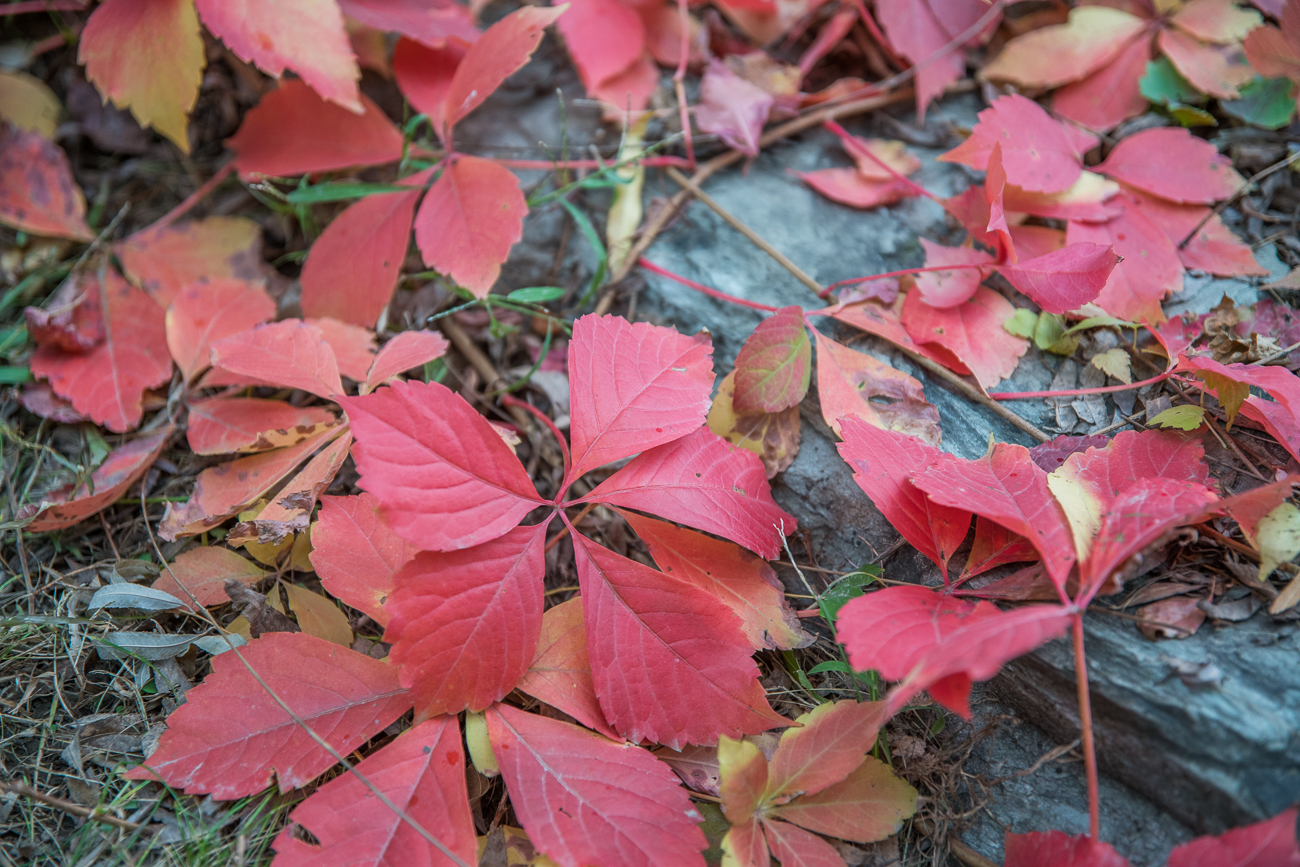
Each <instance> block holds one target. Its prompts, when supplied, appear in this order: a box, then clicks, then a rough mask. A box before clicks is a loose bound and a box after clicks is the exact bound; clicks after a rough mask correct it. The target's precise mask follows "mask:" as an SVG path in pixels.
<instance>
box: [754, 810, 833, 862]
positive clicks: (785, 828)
mask: <svg viewBox="0 0 1300 867" xmlns="http://www.w3.org/2000/svg"><path fill="white" fill-rule="evenodd" d="M762 826H763V834H764V836H765V837H766V838H767V845H768V846H770V847H772V854H774V855H776V859H777V860H778V861H780V862H781V867H843V865H844V863H845V861H844V858H843V857H841V856H840V853H839V852H837V851H835V847H834V846H832V845H831V844H830V843H827V842H826V841H825V840H823V839H822V838H821V837H818V836H817V835H816V834H809V833H808V832H807V831H805V830H804V829H803V828H798V827H795V826H794V825H791V824H789V823H788V822H776V821H771V820H768V821H764V822H763V823H762Z"/></svg>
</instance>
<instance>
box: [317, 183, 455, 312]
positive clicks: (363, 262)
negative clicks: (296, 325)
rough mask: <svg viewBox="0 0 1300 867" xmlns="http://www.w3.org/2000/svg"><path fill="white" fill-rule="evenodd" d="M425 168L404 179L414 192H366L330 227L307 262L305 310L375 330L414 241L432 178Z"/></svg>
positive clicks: (327, 227) (319, 239)
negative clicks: (427, 183)
mask: <svg viewBox="0 0 1300 867" xmlns="http://www.w3.org/2000/svg"><path fill="white" fill-rule="evenodd" d="M428 175H429V173H428V172H421V173H420V174H418V175H412V176H411V177H409V178H406V179H405V180H404V181H403V183H409V184H412V185H415V186H416V187H417V188H416V189H413V190H412V191H411V192H409V193H383V194H380V195H377V196H366V197H365V198H362V199H360V200H358V201H356V202H354V203H353V204H351V205H349V206H348V207H347V209H346V210H344V211H343V213H341V214H339V215H338V216H337V217H335V218H334V220H333V221H332V222H331V223H330V224H329V225H328V226H326V227H325V231H324V232H322V233H321V235H320V237H319V238H317V239H316V242H315V243H314V244H312V246H311V251H310V252H309V253H308V255H307V261H306V262H305V263H303V266H302V277H301V278H300V279H301V283H302V312H303V315H304V316H306V317H308V318H312V319H315V318H319V317H330V318H332V319H337V320H338V321H340V322H349V323H351V324H353V325H361V326H363V327H366V328H373V327H374V325H375V322H376V321H377V320H378V319H379V316H380V314H381V313H383V312H384V308H385V307H387V306H388V302H389V300H390V299H391V298H392V297H393V290H394V289H395V288H397V278H398V277H399V276H400V274H401V270H402V263H403V262H404V261H405V259H406V248H407V247H408V246H409V245H410V243H411V221H412V220H413V219H414V218H415V204H416V202H418V201H419V199H420V195H421V193H422V192H423V190H421V189H420V188H419V185H421V184H423V183H424V181H425V179H426V178H427V177H428Z"/></svg>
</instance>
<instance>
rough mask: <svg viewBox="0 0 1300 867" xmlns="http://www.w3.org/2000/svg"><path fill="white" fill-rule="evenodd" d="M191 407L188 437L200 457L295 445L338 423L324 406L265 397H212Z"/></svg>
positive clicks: (186, 433)
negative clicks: (306, 404) (296, 403)
mask: <svg viewBox="0 0 1300 867" xmlns="http://www.w3.org/2000/svg"><path fill="white" fill-rule="evenodd" d="M188 408H189V419H188V421H189V423H188V424H187V425H186V430H185V437H186V439H187V440H188V441H189V444H190V449H191V450H193V451H194V453H195V454H199V455H222V454H226V453H228V452H263V451H268V450H270V449H273V448H281V447H283V446H291V445H294V444H295V443H300V442H302V441H303V440H305V439H307V438H308V437H309V436H312V435H313V434H316V433H319V432H320V431H322V430H324V429H325V428H326V427H328V426H331V425H333V424H335V423H337V421H338V419H337V418H336V417H335V415H334V413H332V412H330V411H329V410H328V409H325V408H324V407H320V406H294V405H293V404H291V403H286V402H285V401H282V400H269V399H267V398H261V397H209V398H205V399H203V400H192V401H190V402H189V404H188Z"/></svg>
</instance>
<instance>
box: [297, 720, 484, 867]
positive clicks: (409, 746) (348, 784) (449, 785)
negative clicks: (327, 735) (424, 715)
mask: <svg viewBox="0 0 1300 867" xmlns="http://www.w3.org/2000/svg"><path fill="white" fill-rule="evenodd" d="M356 771H357V773H356V774H351V773H345V774H343V775H341V776H338V777H335V778H334V779H332V780H330V781H329V782H328V783H326V784H325V785H324V786H322V787H320V788H319V789H317V790H316V791H315V792H313V793H312V795H311V796H310V797H309V798H307V800H305V801H303V802H302V803H301V804H300V805H298V806H297V807H296V808H295V809H294V811H293V812H292V813H290V814H289V818H290V820H292V821H293V822H296V823H298V824H299V825H301V826H302V827H304V828H306V829H307V830H308V831H310V832H311V833H312V836H314V837H315V838H316V840H317V841H318V843H319V845H312V844H310V843H306V842H304V841H302V840H300V839H298V838H297V837H295V836H294V835H293V829H292V828H285V829H284V830H283V831H281V832H280V834H279V836H277V837H276V838H275V844H274V846H275V851H276V852H277V853H278V855H277V857H276V859H275V863H276V864H279V865H288V867H345V865H346V867H353V865H357V864H358V863H366V864H372V865H376V867H378V865H398V864H400V865H403V867H444V865H450V864H452V863H453V862H452V861H451V860H449V859H448V858H447V857H446V856H445V855H444V854H443V853H442V852H441V851H440V850H439V849H438V848H436V847H435V846H433V845H432V844H431V843H429V841H428V840H426V839H424V837H423V836H421V835H420V834H419V833H418V832H417V831H416V830H415V829H414V828H412V827H411V826H410V825H409V824H407V822H406V821H405V820H404V819H403V815H399V814H398V813H396V812H394V811H393V809H392V808H391V807H389V806H388V805H387V804H384V803H383V802H381V801H380V800H379V799H378V798H377V797H375V795H374V794H373V793H372V792H371V790H370V789H369V788H368V787H367V786H366V785H365V784H364V783H362V782H361V777H364V778H365V779H366V780H368V781H369V782H370V783H371V784H373V785H374V786H375V787H376V788H378V789H379V790H380V791H382V792H383V793H384V795H385V796H387V797H388V799H389V800H390V801H392V803H393V805H394V806H396V807H397V809H398V810H401V811H402V813H403V814H404V815H405V816H406V817H407V818H409V819H410V820H411V821H413V822H416V823H418V824H419V826H420V827H422V828H424V829H426V830H427V831H428V832H429V833H430V834H432V835H433V836H434V837H435V838H437V839H438V841H439V842H441V843H442V844H443V845H444V846H445V847H446V848H447V849H449V850H451V851H452V852H453V853H455V855H456V856H457V857H459V858H460V859H461V861H462V862H464V863H467V864H472V863H474V862H475V861H476V860H477V855H478V841H477V839H476V838H475V834H474V818H473V816H471V815H470V811H469V797H468V794H467V792H466V789H465V754H464V750H463V748H462V746H461V739H460V725H459V723H458V721H457V720H456V718H455V717H439V718H438V719H431V720H426V721H424V722H422V723H419V724H417V725H415V726H412V727H411V728H409V729H407V730H406V731H405V732H403V733H402V734H401V735H400V736H399V737H398V738H397V739H396V740H395V741H393V742H392V743H390V744H386V745H385V746H384V747H383V748H382V749H380V750H378V751H376V752H373V753H371V754H370V755H369V756H367V757H366V758H365V760H364V761H362V762H361V763H360V764H358V765H357V766H356ZM358 775H360V776H358Z"/></svg>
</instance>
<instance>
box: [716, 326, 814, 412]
mask: <svg viewBox="0 0 1300 867" xmlns="http://www.w3.org/2000/svg"><path fill="white" fill-rule="evenodd" d="M811 379H812V344H811V343H810V342H809V341H808V332H807V330H806V329H805V328H804V323H803V310H802V309H801V308H799V307H783V308H781V309H780V310H778V311H777V312H776V313H774V314H772V315H771V316H770V317H768V318H767V319H764V320H763V321H762V322H760V323H759V324H758V327H757V328H755V329H754V333H753V334H751V335H749V338H748V339H746V340H745V345H744V346H742V347H741V348H740V353H739V354H738V355H737V356H736V380H735V382H736V392H735V396H734V397H733V398H732V405H733V406H735V408H736V410H737V411H738V412H742V413H744V412H758V411H762V412H778V411H780V410H783V409H789V408H790V407H792V406H796V405H797V404H798V403H799V402H800V401H801V400H803V397H804V395H805V394H807V393H808V384H809V382H810V381H811Z"/></svg>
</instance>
